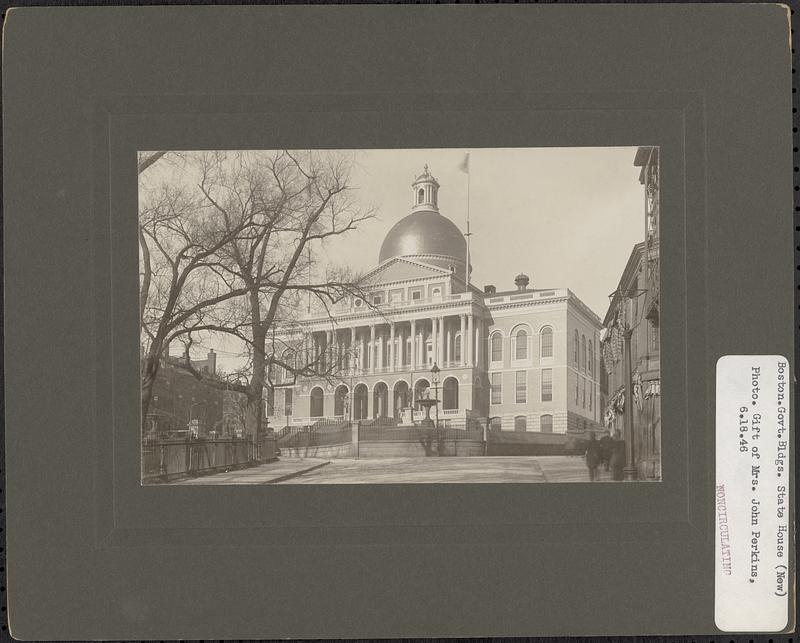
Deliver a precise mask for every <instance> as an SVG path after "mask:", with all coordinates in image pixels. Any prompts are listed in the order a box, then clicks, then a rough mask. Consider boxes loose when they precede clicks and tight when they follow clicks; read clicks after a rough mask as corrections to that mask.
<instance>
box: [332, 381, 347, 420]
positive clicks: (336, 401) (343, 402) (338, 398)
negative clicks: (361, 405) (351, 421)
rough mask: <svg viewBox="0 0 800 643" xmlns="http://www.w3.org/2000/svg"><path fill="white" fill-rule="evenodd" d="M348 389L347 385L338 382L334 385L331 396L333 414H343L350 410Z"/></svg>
mask: <svg viewBox="0 0 800 643" xmlns="http://www.w3.org/2000/svg"><path fill="white" fill-rule="evenodd" d="M349 397H350V396H349V391H348V390H347V386H345V385H344V384H340V385H339V386H337V387H336V392H335V393H334V396H333V414H334V415H336V416H345V415H348V414H349V411H350V408H349V407H350V400H349Z"/></svg>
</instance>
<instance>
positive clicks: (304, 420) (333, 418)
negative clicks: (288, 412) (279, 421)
mask: <svg viewBox="0 0 800 643" xmlns="http://www.w3.org/2000/svg"><path fill="white" fill-rule="evenodd" d="M344 419H345V417H344V415H326V416H318V417H302V416H298V417H292V419H291V424H292V425H293V426H311V425H312V424H317V423H319V422H341V421H343V420H344Z"/></svg>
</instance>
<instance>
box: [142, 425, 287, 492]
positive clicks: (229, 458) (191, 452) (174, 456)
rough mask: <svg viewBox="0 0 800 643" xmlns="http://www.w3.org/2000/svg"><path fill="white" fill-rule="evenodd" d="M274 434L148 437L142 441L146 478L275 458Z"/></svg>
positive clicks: (143, 472)
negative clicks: (166, 438)
mask: <svg viewBox="0 0 800 643" xmlns="http://www.w3.org/2000/svg"><path fill="white" fill-rule="evenodd" d="M276 453H277V449H276V439H275V437H274V436H265V437H262V438H261V439H259V440H258V441H257V442H255V443H254V442H253V441H252V440H251V439H248V438H241V439H238V438H217V439H193V438H187V439H180V440H146V441H145V442H144V443H143V445H142V481H143V482H155V481H159V480H168V479H171V478H176V477H180V476H184V475H198V474H202V473H212V472H215V471H220V470H223V469H228V468H232V467H238V466H247V465H252V464H257V463H259V462H269V461H270V460H273V459H275V457H276Z"/></svg>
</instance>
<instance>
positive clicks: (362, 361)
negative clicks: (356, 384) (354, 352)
mask: <svg viewBox="0 0 800 643" xmlns="http://www.w3.org/2000/svg"><path fill="white" fill-rule="evenodd" d="M358 361H359V368H360V369H361V370H362V371H365V370H366V369H367V340H366V339H365V338H364V334H363V333H362V334H361V339H360V340H359V350H358Z"/></svg>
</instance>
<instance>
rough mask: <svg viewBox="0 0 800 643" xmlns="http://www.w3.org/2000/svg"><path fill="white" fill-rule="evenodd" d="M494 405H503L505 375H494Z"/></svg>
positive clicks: (492, 385)
mask: <svg viewBox="0 0 800 643" xmlns="http://www.w3.org/2000/svg"><path fill="white" fill-rule="evenodd" d="M491 387H492V404H502V403H503V374H502V373H492V384H491Z"/></svg>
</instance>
